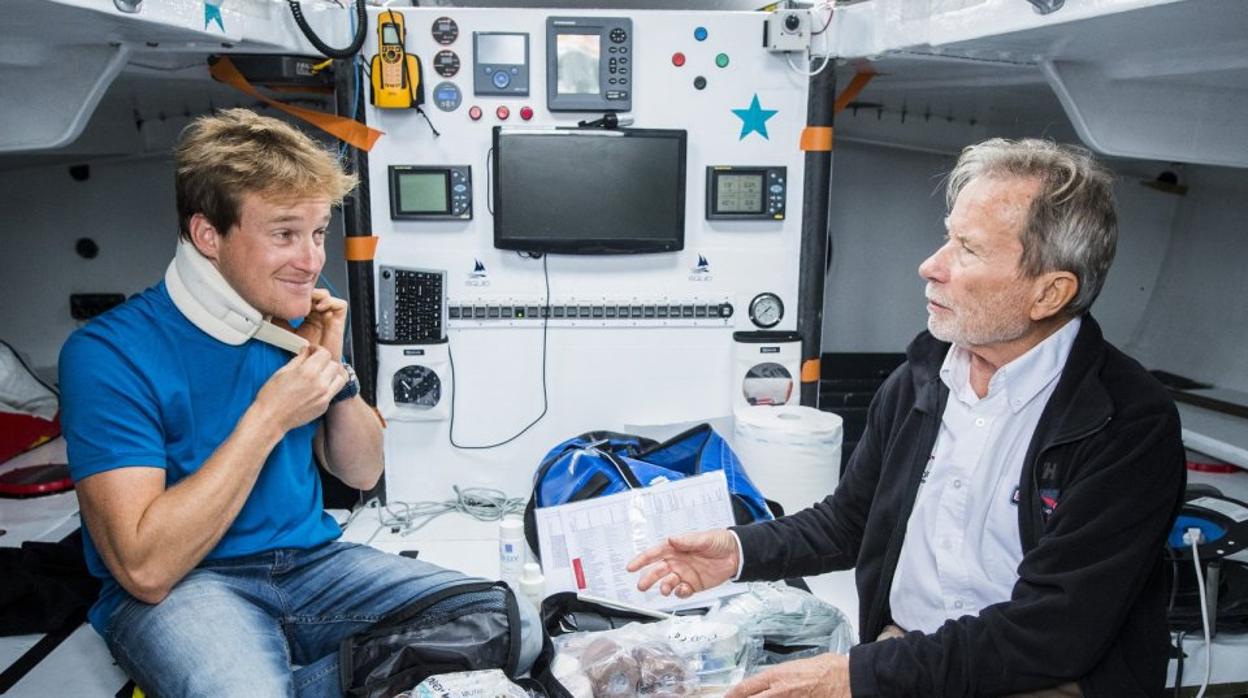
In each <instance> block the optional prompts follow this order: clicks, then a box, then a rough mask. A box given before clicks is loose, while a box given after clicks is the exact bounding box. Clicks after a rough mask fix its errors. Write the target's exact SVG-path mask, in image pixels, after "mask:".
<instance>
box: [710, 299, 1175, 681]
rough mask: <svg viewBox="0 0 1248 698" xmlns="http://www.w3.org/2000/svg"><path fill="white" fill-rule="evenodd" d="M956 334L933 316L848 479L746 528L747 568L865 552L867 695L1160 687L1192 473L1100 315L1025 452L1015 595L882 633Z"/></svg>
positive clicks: (748, 573)
mask: <svg viewBox="0 0 1248 698" xmlns="http://www.w3.org/2000/svg"><path fill="white" fill-rule="evenodd" d="M948 350H949V345H948V344H947V343H944V342H940V341H937V340H936V339H934V338H933V337H932V336H931V335H930V334H928V333H927V332H924V333H922V334H920V335H919V336H918V337H917V338H916V339H915V340H914V342H913V343H912V344H911V345H910V347H909V349H908V350H907V360H906V363H905V364H903V365H902V366H901V367H899V368H898V369H897V370H896V371H895V372H894V373H893V374H892V375H891V376H890V377H889V378H888V380H887V381H886V382H885V383H884V385H883V386H882V387H881V389H880V391H879V393H878V394H877V395H876V396H875V399H874V400H873V401H872V403H871V408H870V410H869V412H868V420H867V429H866V432H865V433H864V435H863V437H862V440H861V441H860V442H859V444H858V447H857V448H856V449H855V450H854V453H853V456H852V457H851V458H850V460H849V463H848V464H847V465H846V468H845V471H844V473H843V474H842V477H841V480H840V484H839V485H838V486H837V488H836V491H835V492H834V493H833V494H832V495H830V496H829V497H827V498H826V499H824V500H823V501H822V502H820V503H818V504H815V505H814V506H812V507H810V508H809V509H806V510H804V511H801V512H797V513H796V514H793V515H792V516H786V517H784V518H782V519H778V520H776V521H769V522H765V523H758V524H754V525H750V526H742V527H735V528H734V529H733V530H734V531H736V532H737V534H738V535H739V536H740V538H741V545H742V550H743V552H744V558H745V565H744V568H743V569H742V574H741V579H742V580H756V579H780V578H784V577H792V576H800V575H813V574H820V573H823V572H830V571H832V570H840V569H848V568H851V567H853V568H856V572H855V578H856V581H857V586H858V597H859V607H860V617H859V625H858V627H859V631H860V632H859V635H860V638H861V640H862V643H863V644H860V645H858V646H857V647H855V648H854V649H853V650H852V651H851V652H850V656H849V669H850V683H851V690H852V693H853V695H854V696H855V698H867V697H869V696H997V695H1008V694H1011V693H1016V692H1021V691H1031V690H1038V689H1044V688H1050V687H1053V686H1057V685H1060V684H1063V683H1066V682H1069V681H1078V683H1079V686H1080V688H1081V689H1082V690H1083V694H1084V695H1085V696H1136V695H1141V696H1142V695H1158V694H1160V693H1161V692H1162V691H1163V689H1164V683H1165V675H1166V663H1167V661H1168V659H1167V657H1168V651H1167V648H1168V646H1169V635H1168V632H1167V629H1166V615H1165V614H1166V593H1167V587H1166V584H1167V579H1166V575H1165V574H1164V573H1163V567H1162V564H1163V563H1162V559H1163V558H1162V553H1163V546H1164V541H1165V538H1166V535H1167V533H1168V532H1169V530H1170V527H1171V525H1172V523H1173V521H1174V517H1175V515H1176V514H1177V512H1178V509H1179V506H1180V505H1181V503H1182V494H1183V488H1184V485H1185V482H1186V471H1185V469H1184V457H1183V444H1182V442H1181V438H1180V430H1179V416H1178V412H1177V410H1176V409H1175V407H1174V403H1173V401H1172V400H1171V399H1170V397H1169V395H1167V393H1166V391H1165V389H1164V388H1163V387H1162V386H1161V384H1160V383H1158V382H1157V381H1156V380H1155V379H1153V377H1152V376H1150V375H1148V373H1147V372H1145V371H1144V369H1143V368H1141V367H1140V365H1139V364H1138V363H1136V362H1135V361H1134V360H1133V359H1131V358H1129V357H1127V356H1126V355H1125V354H1123V353H1122V352H1120V351H1118V350H1117V349H1115V348H1114V347H1113V346H1111V345H1110V344H1109V343H1108V342H1106V341H1105V340H1104V338H1103V337H1102V335H1101V330H1100V327H1099V326H1098V325H1097V324H1096V322H1095V321H1093V320H1092V318H1091V316H1086V315H1085V316H1084V318H1083V326H1082V327H1081V328H1080V330H1079V334H1078V335H1077V336H1076V338H1075V343H1074V346H1073V347H1072V348H1071V353H1070V357H1069V358H1068V359H1067V362H1066V366H1065V368H1064V369H1063V371H1062V375H1061V378H1060V379H1059V381H1058V385H1057V387H1056V389H1055V390H1054V392H1053V395H1052V396H1051V397H1050V398H1049V402H1048V404H1047V405H1046V406H1045V408H1044V412H1043V414H1042V416H1041V418H1040V422H1039V423H1038V424H1037V426H1036V431H1035V433H1034V434H1033V436H1032V440H1031V444H1030V446H1029V448H1028V451H1027V455H1026V459H1025V461H1024V464H1023V472H1022V478H1021V481H1020V482H1019V496H1020V501H1019V507H1018V527H1019V532H1020V534H1021V536H1020V537H1021V540H1022V546H1023V561H1022V563H1021V564H1020V565H1019V567H1018V574H1019V580H1018V582H1017V583H1016V584H1015V585H1014V589H1013V591H1012V593H1011V595H1010V599H1009V600H1008V601H1004V602H1001V603H997V604H993V605H991V606H988V607H986V608H984V609H982V610H981V611H980V612H979V614H978V615H973V616H972V615H968V616H963V617H961V618H957V619H954V620H949V621H946V622H945V624H944V625H943V626H941V627H940V628H939V629H938V630H937V631H936V632H935V633H932V634H930V635H929V634H924V633H922V632H910V633H907V634H906V635H905V636H904V637H901V638H896V639H890V640H884V641H881V642H872V640H874V639H875V638H876V637H877V636H878V635H879V633H880V632H881V631H882V630H883V628H884V626H885V625H887V624H889V623H890V622H892V614H891V612H890V609H889V600H888V597H889V590H890V589H891V587H892V583H893V573H894V572H895V571H896V569H897V559H898V556H899V555H900V553H901V546H902V540H903V538H904V537H905V532H906V522H907V520H908V519H909V517H910V511H911V509H912V508H913V506H914V500H915V495H916V493H917V491H918V486H919V478H920V476H921V475H922V473H923V468H924V466H925V465H926V463H927V460H928V457H929V456H930V455H931V454H932V452H933V448H934V446H935V443H936V436H937V434H938V432H939V426H940V420H941V416H942V414H943V413H944V408H945V401H946V400H947V399H948V397H949V390H948V388H946V387H945V385H944V383H942V382H941V380H940V366H941V364H942V362H943V361H944V357H945V354H946V352H948ZM1042 491H1043V492H1044V494H1045V496H1046V497H1053V498H1055V499H1056V500H1057V506H1056V507H1054V508H1050V507H1047V506H1045V505H1044V503H1043V502H1042V501H1041V499H1040V493H1041V492H1042Z"/></svg>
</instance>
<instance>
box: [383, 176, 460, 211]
mask: <svg viewBox="0 0 1248 698" xmlns="http://www.w3.org/2000/svg"><path fill="white" fill-rule="evenodd" d="M454 169H455V168H453V167H443V166H429V167H426V166H423V165H390V168H389V173H390V218H391V219H392V220H445V219H459V218H461V217H462V216H457V215H455V214H453V213H452V211H453V210H454V208H455V206H454V202H453V200H452V198H453V197H452V195H451V186H452V184H451V173H452V171H453V170H454ZM431 173H432V174H441V175H442V176H443V178H445V181H446V205H445V206H444V207H443V210H442V211H405V210H403V209H402V208H401V205H400V201H399V199H400V196H401V194H400V189H399V180H400V179H401V178H402V177H403V175H405V174H431Z"/></svg>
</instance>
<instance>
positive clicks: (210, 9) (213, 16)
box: [204, 0, 225, 31]
mask: <svg viewBox="0 0 1248 698" xmlns="http://www.w3.org/2000/svg"><path fill="white" fill-rule="evenodd" d="M222 1H223V0H218V2H216V3H213V2H210V1H209V0H204V29H207V28H208V25H209V24H211V23H212V22H213V20H216V22H217V26H218V27H221V31H225V21H224V20H222V19H221V2H222Z"/></svg>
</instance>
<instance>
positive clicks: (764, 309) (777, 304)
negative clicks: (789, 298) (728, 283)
mask: <svg viewBox="0 0 1248 698" xmlns="http://www.w3.org/2000/svg"><path fill="white" fill-rule="evenodd" d="M782 317H784V302H783V301H781V300H780V296H777V295H776V294H774V293H770V292H768V293H760V294H758V295H757V296H754V300H752V301H750V320H752V321H753V322H754V324H755V325H758V326H759V327H761V328H763V329H768V328H771V327H775V326H776V325H779V324H780V318H782Z"/></svg>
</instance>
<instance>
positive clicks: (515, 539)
mask: <svg viewBox="0 0 1248 698" xmlns="http://www.w3.org/2000/svg"><path fill="white" fill-rule="evenodd" d="M524 549H525V542H524V521H523V520H521V519H517V518H510V519H503V520H502V521H500V522H498V578H499V579H501V580H503V581H504V582H507V583H508V584H510V585H511V588H512V589H516V588H518V587H517V586H516V585H517V584H519V582H520V572H521V571H522V570H523V569H524V560H525V553H524Z"/></svg>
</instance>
